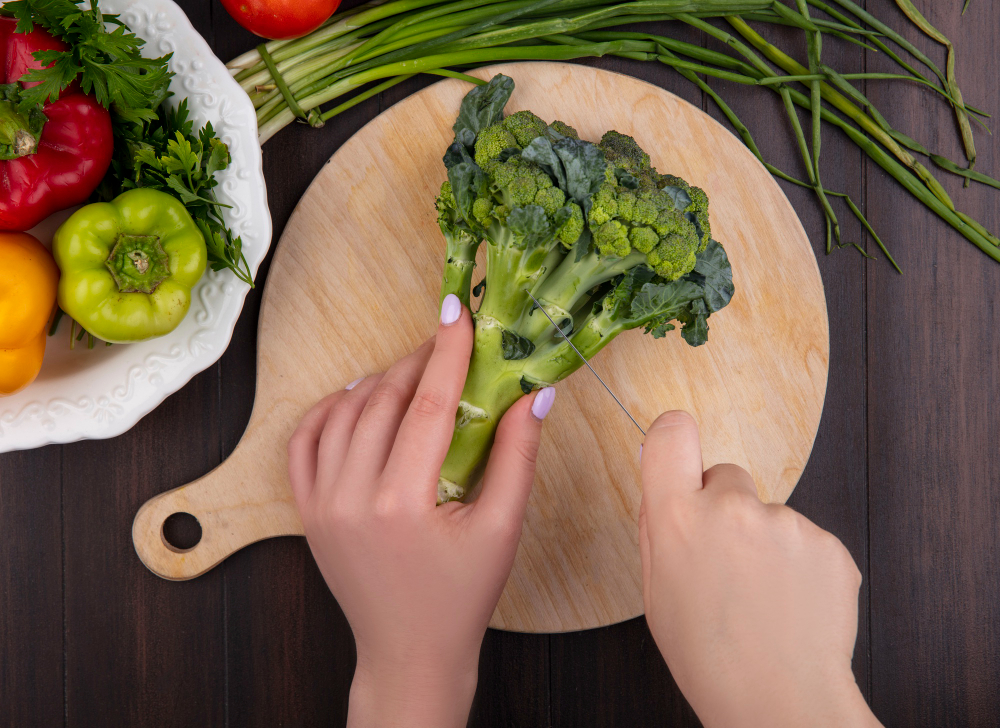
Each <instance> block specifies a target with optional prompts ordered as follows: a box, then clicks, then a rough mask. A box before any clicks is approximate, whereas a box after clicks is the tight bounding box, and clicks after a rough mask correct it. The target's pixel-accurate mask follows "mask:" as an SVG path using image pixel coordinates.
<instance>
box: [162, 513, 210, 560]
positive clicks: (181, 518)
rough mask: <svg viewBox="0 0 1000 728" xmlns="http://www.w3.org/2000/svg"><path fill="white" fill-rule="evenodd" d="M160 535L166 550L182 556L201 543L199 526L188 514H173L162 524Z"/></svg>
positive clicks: (196, 520) (195, 519)
mask: <svg viewBox="0 0 1000 728" xmlns="http://www.w3.org/2000/svg"><path fill="white" fill-rule="evenodd" d="M162 535H163V543H164V545H165V546H166V547H167V548H168V549H170V550H171V551H175V552H176V553H179V554H183V553H185V552H187V551H190V550H191V549H193V548H194V547H195V546H197V545H198V543H199V542H200V541H201V524H200V523H198V519H197V518H195V517H194V516H192V515H191V514H190V513H173V514H171V515H169V516H167V518H166V520H165V521H164V522H163V533H162Z"/></svg>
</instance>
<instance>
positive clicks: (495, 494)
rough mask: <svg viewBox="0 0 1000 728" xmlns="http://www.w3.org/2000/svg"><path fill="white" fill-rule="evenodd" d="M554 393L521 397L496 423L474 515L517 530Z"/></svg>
mask: <svg viewBox="0 0 1000 728" xmlns="http://www.w3.org/2000/svg"><path fill="white" fill-rule="evenodd" d="M555 396H556V390H555V389H553V388H552V387H546V388H545V389H540V390H539V391H537V392H535V394H534V395H533V396H531V397H522V398H521V399H520V400H518V401H517V402H516V403H515V404H514V406H513V407H511V408H510V409H509V410H507V413H506V414H505V415H504V416H503V418H502V419H501V420H500V426H499V427H497V434H496V439H495V440H494V442H493V450H492V452H491V453H490V459H489V462H488V463H487V465H486V473H485V474H484V475H483V491H482V493H481V494H480V496H479V500H478V501H476V504H475V508H476V513H477V515H478V516H479V517H481V518H486V519H488V520H489V521H491V522H493V523H495V524H501V525H507V526H510V527H511V528H512V529H513V528H514V527H515V525H516V527H517V528H518V529H519V528H520V525H521V523H522V522H523V521H524V512H525V509H526V508H527V506H528V496H529V495H531V486H532V484H533V483H534V482H535V461H536V460H537V457H538V443H539V440H540V439H541V437H542V420H543V419H545V416H546V415H547V414H548V413H549V410H550V409H552V403H553V402H554V401H555Z"/></svg>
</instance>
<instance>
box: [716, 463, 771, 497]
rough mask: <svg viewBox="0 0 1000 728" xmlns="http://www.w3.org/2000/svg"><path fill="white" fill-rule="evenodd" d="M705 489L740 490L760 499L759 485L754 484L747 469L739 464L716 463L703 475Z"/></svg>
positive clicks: (717, 490)
mask: <svg viewBox="0 0 1000 728" xmlns="http://www.w3.org/2000/svg"><path fill="white" fill-rule="evenodd" d="M703 483H704V484H705V490H711V491H713V492H719V491H722V490H738V491H740V492H742V493H746V494H748V495H752V496H753V497H754V498H757V499H758V500H759V498H760V496H758V495H757V486H756V485H754V482H753V478H752V477H751V476H750V473H748V472H747V471H746V470H744V469H743V468H741V467H740V466H739V465H732V464H731V463H724V464H722V465H714V466H712V467H711V468H709V469H708V470H706V471H705V475H704V477H703Z"/></svg>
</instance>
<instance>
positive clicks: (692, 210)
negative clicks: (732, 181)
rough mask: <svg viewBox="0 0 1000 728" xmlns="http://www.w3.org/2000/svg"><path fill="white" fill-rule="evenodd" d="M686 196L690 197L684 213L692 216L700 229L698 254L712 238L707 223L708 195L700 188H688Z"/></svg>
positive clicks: (710, 229) (709, 226) (710, 228)
mask: <svg viewBox="0 0 1000 728" xmlns="http://www.w3.org/2000/svg"><path fill="white" fill-rule="evenodd" d="M688 195H689V196H690V197H691V204H690V205H688V206H687V208H686V209H685V210H684V212H686V213H688V214H689V215H691V214H693V215H694V216H695V220H697V222H698V227H700V228H701V241H700V244H699V246H698V252H699V253H700V252H701V251H702V250H704V249H705V246H707V245H708V241H709V240H710V239H711V238H712V227H711V225H710V224H709V222H708V195H706V194H705V190H703V189H701V187H691V188H689V189H688Z"/></svg>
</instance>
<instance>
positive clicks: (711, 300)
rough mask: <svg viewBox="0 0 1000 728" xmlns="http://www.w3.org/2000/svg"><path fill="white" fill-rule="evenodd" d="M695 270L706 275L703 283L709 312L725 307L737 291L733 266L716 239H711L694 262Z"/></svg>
mask: <svg viewBox="0 0 1000 728" xmlns="http://www.w3.org/2000/svg"><path fill="white" fill-rule="evenodd" d="M694 272H695V273H697V274H699V275H701V276H703V277H704V282H703V283H702V285H703V286H704V288H705V304H706V305H707V306H708V312H709V313H714V312H716V311H718V310H720V309H722V308H725V307H726V306H727V305H728V304H729V302H730V301H731V300H733V294H734V293H735V292H736V287H735V286H734V285H733V268H732V266H731V265H730V264H729V257H728V256H727V255H726V251H725V250H724V249H723V247H722V246H721V245H719V243H718V242H716V241H715V240H709V241H708V246H707V247H706V248H705V250H703V251H702V252H701V253H699V254H698V257H697V259H696V262H695V264H694Z"/></svg>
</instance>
